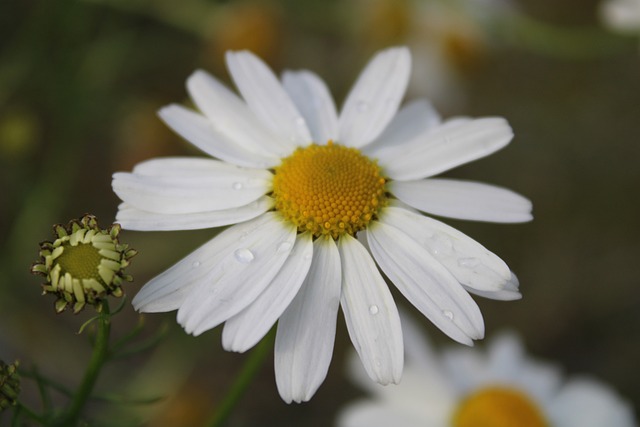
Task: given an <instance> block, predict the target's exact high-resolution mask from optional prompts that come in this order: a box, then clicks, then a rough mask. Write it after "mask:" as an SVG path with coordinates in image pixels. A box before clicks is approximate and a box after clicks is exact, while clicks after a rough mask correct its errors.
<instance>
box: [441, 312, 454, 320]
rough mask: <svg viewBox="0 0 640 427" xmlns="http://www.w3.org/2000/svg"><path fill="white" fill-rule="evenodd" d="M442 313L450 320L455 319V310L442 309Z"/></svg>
mask: <svg viewBox="0 0 640 427" xmlns="http://www.w3.org/2000/svg"><path fill="white" fill-rule="evenodd" d="M442 314H443V315H444V317H446V318H447V319H449V320H453V311H451V310H442Z"/></svg>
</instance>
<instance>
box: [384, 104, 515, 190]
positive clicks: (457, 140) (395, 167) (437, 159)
mask: <svg viewBox="0 0 640 427" xmlns="http://www.w3.org/2000/svg"><path fill="white" fill-rule="evenodd" d="M512 138H513V131H512V130H511V127H510V126H509V124H508V123H507V121H506V120H504V119H503V118H499V117H487V118H481V119H475V120H467V119H459V120H456V121H455V122H452V123H448V124H447V123H445V124H443V125H442V126H440V127H438V128H436V129H433V130H432V131H431V132H428V133H426V134H424V137H423V138H419V139H417V140H415V142H412V143H411V144H408V145H407V146H406V147H403V148H405V149H404V150H403V151H399V150H397V152H396V153H395V155H391V154H390V153H386V154H385V157H384V158H383V157H380V158H379V162H380V165H381V166H382V167H383V169H384V172H385V174H387V176H389V177H390V178H392V179H394V180H400V181H406V180H411V179H422V178H426V177H429V176H433V175H436V174H439V173H441V172H444V171H447V170H449V169H452V168H454V167H456V166H460V165H462V164H465V163H468V162H471V161H473V160H477V159H479V158H482V157H485V156H488V155H489V154H492V153H494V152H496V151H498V150H499V149H501V148H503V147H505V146H506V145H507V144H508V143H509V142H510V141H511V139H512Z"/></svg>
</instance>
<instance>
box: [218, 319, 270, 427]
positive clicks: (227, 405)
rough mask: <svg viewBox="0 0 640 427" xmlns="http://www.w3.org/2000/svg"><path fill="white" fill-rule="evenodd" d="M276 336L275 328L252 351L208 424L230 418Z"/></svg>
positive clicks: (222, 421) (221, 424)
mask: <svg viewBox="0 0 640 427" xmlns="http://www.w3.org/2000/svg"><path fill="white" fill-rule="evenodd" d="M274 338H275V329H273V330H272V331H271V332H269V334H267V336H266V337H265V338H264V339H263V340H262V341H261V342H260V343H259V344H258V345H257V346H256V348H255V349H254V350H253V351H252V352H251V354H250V355H249V358H248V359H247V361H246V362H245V364H244V366H243V367H242V370H241V371H240V373H239V374H238V377H237V378H236V380H235V382H234V383H233V384H232V386H231V389H230V390H229V392H228V393H227V395H226V396H225V398H224V399H223V400H222V402H220V405H219V406H218V408H217V411H216V412H215V413H214V414H213V416H212V417H211V418H210V419H209V422H208V423H207V424H206V425H207V426H209V427H220V426H223V425H224V423H225V422H226V421H227V418H229V415H230V414H231V411H233V409H234V408H235V406H236V405H237V404H238V402H239V401H240V399H241V398H242V396H243V395H244V393H245V391H246V390H247V388H248V387H249V384H251V381H253V379H254V378H255V376H256V374H257V373H258V371H259V370H260V366H262V362H264V360H265V358H266V356H267V355H268V354H269V350H270V349H271V348H273V341H274Z"/></svg>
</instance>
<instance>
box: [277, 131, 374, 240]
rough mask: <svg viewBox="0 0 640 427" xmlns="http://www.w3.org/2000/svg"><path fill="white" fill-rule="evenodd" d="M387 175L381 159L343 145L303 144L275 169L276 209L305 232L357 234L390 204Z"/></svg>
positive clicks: (337, 234) (330, 234) (336, 234)
mask: <svg viewBox="0 0 640 427" xmlns="http://www.w3.org/2000/svg"><path fill="white" fill-rule="evenodd" d="M384 184H385V179H384V178H383V177H382V176H381V175H380V167H379V166H378V165H377V164H376V162H375V161H372V160H370V159H368V158H367V157H365V156H363V155H362V154H361V153H360V151H359V150H357V149H355V148H348V147H344V146H342V145H337V144H333V143H332V142H331V141H329V143H328V144H327V145H316V144H313V145H310V146H308V147H304V148H298V149H297V150H296V151H295V152H294V153H293V154H292V155H291V156H289V157H287V158H286V159H284V160H283V161H282V164H281V165H280V166H278V167H277V168H276V169H275V176H274V178H273V197H274V198H275V201H276V210H278V211H279V212H280V213H282V215H284V217H285V218H287V219H288V220H289V221H291V222H293V223H294V224H295V225H296V226H297V227H298V230H299V231H300V232H305V231H310V232H311V233H313V235H314V236H316V237H318V236H321V235H329V236H331V237H333V238H337V237H338V236H340V235H342V234H344V233H348V234H351V235H354V234H355V233H356V232H357V231H359V230H362V229H363V228H365V227H366V226H367V224H368V223H369V221H371V219H372V218H374V217H375V216H376V214H377V213H378V210H379V209H380V208H381V207H382V206H384V205H385V189H384Z"/></svg>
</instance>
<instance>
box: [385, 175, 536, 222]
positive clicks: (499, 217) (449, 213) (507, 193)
mask: <svg viewBox="0 0 640 427" xmlns="http://www.w3.org/2000/svg"><path fill="white" fill-rule="evenodd" d="M387 188H388V189H389V191H390V192H391V193H393V195H394V196H396V197H397V198H398V199H400V200H402V201H403V202H405V203H407V204H408V205H410V206H413V207H414V208H417V209H420V210H421V211H424V212H428V213H431V214H434V215H440V216H446V217H449V218H456V219H469V220H474V221H487V222H526V221H531V220H532V219H533V216H531V207H532V205H531V202H530V201H529V200H528V199H526V198H524V197H522V196H521V195H519V194H517V193H515V192H513V191H511V190H507V189H506V188H502V187H496V186H493V185H489V184H483V183H479V182H473V181H462V180H456V179H436V178H431V179H421V180H418V181H391V182H390V183H389V185H388V187H387Z"/></svg>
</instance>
